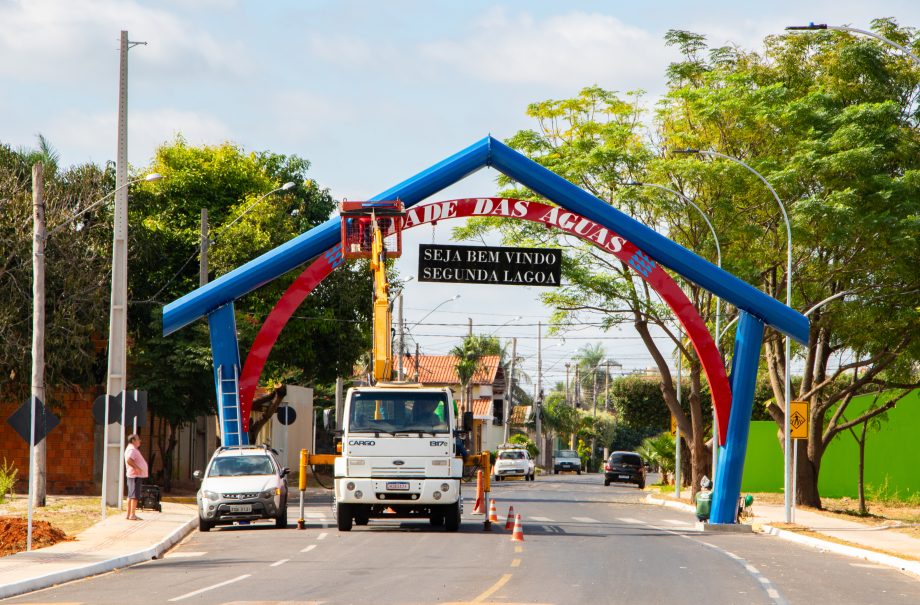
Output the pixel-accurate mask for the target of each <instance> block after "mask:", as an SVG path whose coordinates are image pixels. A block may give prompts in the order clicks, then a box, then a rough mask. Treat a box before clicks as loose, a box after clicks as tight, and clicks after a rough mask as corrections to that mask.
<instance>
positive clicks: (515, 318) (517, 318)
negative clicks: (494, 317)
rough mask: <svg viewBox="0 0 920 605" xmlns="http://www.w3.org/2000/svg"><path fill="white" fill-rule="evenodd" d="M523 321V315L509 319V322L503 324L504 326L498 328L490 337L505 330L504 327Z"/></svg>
mask: <svg viewBox="0 0 920 605" xmlns="http://www.w3.org/2000/svg"><path fill="white" fill-rule="evenodd" d="M521 319H523V315H518V316H517V317H512V318H511V319H509V320H508V321H506V322H505V323H503V324H502V325H500V326H498V327H497V328H495V329H494V330H492V332H491V333H490V334H489V336H494V335H495V333H496V332H498V331H499V330H501V329H502V328H504V327H505V326H507V325H508V324H510V323H513V322H515V321H519V320H521Z"/></svg>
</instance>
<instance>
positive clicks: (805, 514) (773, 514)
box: [754, 502, 920, 561]
mask: <svg viewBox="0 0 920 605" xmlns="http://www.w3.org/2000/svg"><path fill="white" fill-rule="evenodd" d="M785 519H786V511H785V508H784V507H783V506H782V505H778V504H757V502H754V523H755V524H765V525H770V524H774V523H783V522H784V521H785ZM795 523H796V525H801V526H802V527H805V528H807V529H809V530H811V531H813V532H817V533H820V534H824V535H826V536H831V537H834V538H836V539H838V540H845V541H846V542H849V543H850V544H855V545H857V546H866V547H869V548H874V549H876V550H884V551H886V552H888V553H891V554H893V555H896V556H898V555H900V556H905V555H906V556H907V557H911V558H913V559H917V560H918V561H920V539H917V538H913V537H911V536H909V535H907V534H905V533H902V532H899V531H896V530H894V529H893V527H896V525H895V524H893V523H892V524H886V525H866V524H865V523H859V522H857V521H848V520H846V519H841V518H840V517H838V516H836V515H824V514H821V513H819V512H813V511H809V510H802V509H796V511H795Z"/></svg>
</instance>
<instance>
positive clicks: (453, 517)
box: [444, 502, 460, 531]
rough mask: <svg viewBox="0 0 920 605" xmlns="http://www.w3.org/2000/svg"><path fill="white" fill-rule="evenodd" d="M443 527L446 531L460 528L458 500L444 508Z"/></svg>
mask: <svg viewBox="0 0 920 605" xmlns="http://www.w3.org/2000/svg"><path fill="white" fill-rule="evenodd" d="M444 529H446V530H447V531H457V530H458V529H460V502H454V503H453V504H448V505H447V506H446V507H445V508H444Z"/></svg>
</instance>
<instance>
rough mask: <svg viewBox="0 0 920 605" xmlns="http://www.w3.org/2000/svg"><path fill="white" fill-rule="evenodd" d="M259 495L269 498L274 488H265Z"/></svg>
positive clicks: (273, 492) (273, 493)
mask: <svg viewBox="0 0 920 605" xmlns="http://www.w3.org/2000/svg"><path fill="white" fill-rule="evenodd" d="M259 495H260V496H262V497H263V498H271V497H272V496H274V495H275V490H272V489H270V490H266V491H264V492H262V493H261V494H259Z"/></svg>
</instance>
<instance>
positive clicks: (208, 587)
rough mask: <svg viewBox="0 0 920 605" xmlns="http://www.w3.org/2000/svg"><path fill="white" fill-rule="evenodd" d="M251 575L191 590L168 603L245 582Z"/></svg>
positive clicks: (246, 574)
mask: <svg viewBox="0 0 920 605" xmlns="http://www.w3.org/2000/svg"><path fill="white" fill-rule="evenodd" d="M251 575H252V574H248V573H244V574H243V575H241V576H237V577H235V578H232V579H230V580H226V581H224V582H218V583H217V584H212V585H211V586H205V587H204V588H199V589H198V590H193V591H192V592H187V593H185V594H184V595H181V596H178V597H175V598H172V599H169V602H170V603H175V602H176V601H182V600H183V599H188V598H190V597H194V596H198V595H200V594H201V593H203V592H208V591H209V590H214V589H215V588H220V587H221V586H226V585H227V584H233V583H234V582H239V581H240V580H245V579H246V578H248V577H249V576H251Z"/></svg>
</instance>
